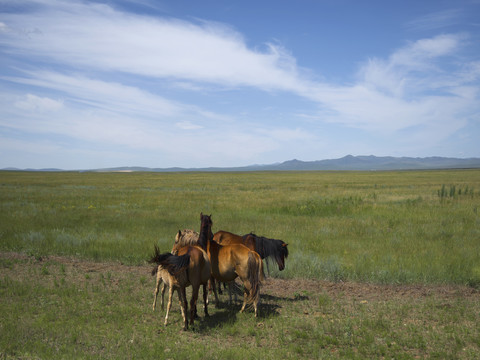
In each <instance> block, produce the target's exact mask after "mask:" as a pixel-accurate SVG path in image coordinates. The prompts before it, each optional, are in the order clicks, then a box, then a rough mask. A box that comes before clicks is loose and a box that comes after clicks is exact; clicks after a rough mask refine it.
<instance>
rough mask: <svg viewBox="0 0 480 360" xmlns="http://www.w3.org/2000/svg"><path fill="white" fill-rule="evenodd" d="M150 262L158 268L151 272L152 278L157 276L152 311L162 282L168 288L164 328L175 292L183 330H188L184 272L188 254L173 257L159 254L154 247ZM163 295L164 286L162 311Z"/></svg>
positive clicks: (185, 276) (168, 254)
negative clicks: (175, 292)
mask: <svg viewBox="0 0 480 360" xmlns="http://www.w3.org/2000/svg"><path fill="white" fill-rule="evenodd" d="M150 262H155V263H157V264H158V266H156V267H154V268H153V270H152V276H154V275H157V283H156V286H155V291H154V293H153V295H154V296H153V311H155V306H156V303H157V295H158V291H159V287H160V283H161V282H162V281H163V283H164V285H165V284H166V285H167V286H168V287H169V291H168V304H167V313H166V315H165V322H164V324H165V326H167V324H168V314H169V312H170V309H171V307H172V295H173V292H174V291H175V290H177V292H178V300H179V302H180V309H181V311H182V318H183V323H184V328H183V329H184V330H186V329H187V328H188V322H187V317H186V313H187V296H186V292H185V288H186V287H187V285H188V274H187V272H186V267H187V266H188V265H189V263H190V254H185V255H182V256H175V255H172V254H170V253H164V254H160V251H159V250H158V247H157V246H155V254H154V255H153V257H152V259H151V260H150ZM164 294H165V286H163V288H162V310H163V301H164Z"/></svg>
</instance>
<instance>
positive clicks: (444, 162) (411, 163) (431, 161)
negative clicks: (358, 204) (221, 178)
mask: <svg viewBox="0 0 480 360" xmlns="http://www.w3.org/2000/svg"><path fill="white" fill-rule="evenodd" d="M469 168H480V158H468V159H461V158H447V157H438V156H435V157H425V158H418V157H416V158H413V157H392V156H382V157H378V156H373V155H370V156H352V155H347V156H345V157H342V158H339V159H330V160H317V161H301V160H297V159H293V160H289V161H285V162H282V163H276V164H269V165H249V166H242V167H208V168H180V167H172V168H149V167H137V166H133V167H132V166H126V167H115V168H105V169H91V170H80V171H92V172H137V171H151V172H182V171H210V172H215V171H217V172H220V171H315V170H317V171H318V170H351V171H354V170H357V171H382V170H384V171H385V170H432V169H469ZM2 170H17V171H19V170H22V171H64V170H61V169H17V168H6V169H2Z"/></svg>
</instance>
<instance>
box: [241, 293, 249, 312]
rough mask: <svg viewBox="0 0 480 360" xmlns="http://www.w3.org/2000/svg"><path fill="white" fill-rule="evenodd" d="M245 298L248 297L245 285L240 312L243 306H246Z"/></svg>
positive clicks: (243, 308)
mask: <svg viewBox="0 0 480 360" xmlns="http://www.w3.org/2000/svg"><path fill="white" fill-rule="evenodd" d="M247 298H248V293H247V288H246V287H245V289H244V292H243V305H242V308H241V309H240V312H241V313H242V312H243V311H244V310H245V306H247Z"/></svg>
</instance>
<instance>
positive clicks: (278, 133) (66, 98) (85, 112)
mask: <svg viewBox="0 0 480 360" xmlns="http://www.w3.org/2000/svg"><path fill="white" fill-rule="evenodd" d="M7 3H8V2H7ZM11 4H13V2H12V3H11ZM24 4H25V6H28V5H32V4H34V5H35V6H33V7H31V9H30V10H29V11H26V12H23V13H15V12H13V11H12V12H5V13H3V14H1V15H0V54H3V56H4V58H5V59H9V60H10V62H9V63H15V66H12V67H4V68H3V70H2V72H1V74H0V81H1V83H0V85H2V83H3V86H2V87H0V108H1V109H2V110H1V112H2V116H1V117H0V127H1V128H3V129H8V131H15V132H26V133H29V134H41V135H44V136H45V135H46V134H47V135H54V136H56V135H58V136H66V137H68V138H69V139H75V140H76V141H78V142H82V141H83V142H87V143H88V144H95V145H96V146H98V144H102V145H104V146H113V147H115V148H118V149H122V147H123V150H125V149H140V150H142V151H145V152H153V153H158V154H161V156H162V159H164V161H165V163H166V164H171V165H178V163H176V164H174V163H173V162H174V161H178V159H179V158H180V157H181V156H182V154H183V155H187V154H188V158H189V159H192V160H191V161H193V162H195V163H198V164H199V165H201V166H205V165H228V164H231V163H232V162H233V163H235V162H237V163H238V162H239V161H240V162H243V161H246V162H251V161H250V159H255V158H257V157H260V156H268V155H266V154H272V153H274V152H275V151H279V150H281V149H289V150H290V153H292V154H311V153H312V151H314V150H312V149H316V150H318V149H324V147H327V145H326V144H328V136H326V135H325V134H324V133H323V132H318V131H317V129H318V128H320V127H321V128H328V129H331V128H332V126H337V128H336V129H335V131H337V132H339V133H340V132H342V131H344V132H348V131H350V130H351V129H354V130H357V129H359V130H360V131H361V132H362V134H375V135H379V136H380V137H381V138H382V139H383V138H385V139H387V140H386V141H387V142H388V141H391V142H395V143H396V144H400V145H399V146H400V147H401V148H404V149H408V148H409V147H411V146H412V145H413V144H419V143H421V144H425V143H427V142H429V143H432V144H434V143H440V142H442V141H443V140H444V139H446V138H448V137H449V136H451V135H452V134H453V133H455V132H456V131H458V130H460V129H462V127H464V126H465V124H467V123H468V122H469V121H470V122H471V121H474V120H475V121H478V114H479V113H480V105H479V104H480V101H479V91H480V89H479V84H478V80H479V79H480V65H479V64H480V62H479V61H478V60H477V59H474V60H466V59H469V58H463V57H462V54H463V51H464V49H465V48H467V47H468V42H469V41H470V40H469V37H468V35H467V34H465V33H462V34H458V33H443V34H441V35H437V36H431V37H428V38H423V39H417V40H414V41H411V42H407V43H405V44H404V46H400V47H399V48H397V49H396V50H394V51H393V52H392V53H391V54H390V55H389V56H387V57H384V58H380V57H370V58H368V59H365V62H364V63H363V64H362V66H360V67H359V69H358V72H357V74H356V77H355V80H354V81H352V82H350V83H340V82H338V83H333V82H326V81H319V80H314V77H312V76H309V73H311V72H312V70H304V69H302V68H301V67H300V66H299V65H298V64H297V59H296V58H295V56H294V55H293V54H292V53H290V52H289V50H288V49H286V48H285V47H283V46H282V44H280V43H264V44H260V45H259V46H256V47H249V46H247V42H246V40H245V39H244V37H243V35H242V34H241V33H240V32H238V31H237V30H236V29H234V28H232V27H230V26H228V25H226V24H221V23H217V22H209V21H203V20H195V21H190V22H188V21H183V20H178V19H172V18H167V17H158V16H157V17H152V16H147V15H139V14H135V13H127V12H124V11H121V10H119V9H115V8H113V7H111V6H109V5H106V4H101V3H94V2H83V1H62V0H30V1H28V2H24ZM145 4H146V5H148V3H145ZM460 16H461V13H460V12H458V11H449V12H442V13H436V14H431V15H430V16H428V17H424V18H421V19H416V20H415V21H413V22H411V23H410V24H409V25H408V26H409V27H411V28H414V27H417V28H419V27H424V28H426V27H429V28H430V29H434V28H439V27H440V24H448V23H449V22H453V21H456V19H458V18H459V17H460ZM315 75H317V76H316V77H315V78H316V79H318V78H321V75H322V74H315ZM25 88H27V89H28V91H25V90H24V89H25ZM251 90H253V91H255V92H261V93H263V94H267V95H272V97H274V96H276V95H278V94H288V96H289V97H292V98H293V99H295V100H297V101H298V103H297V105H295V106H296V108H293V109H292V110H291V113H290V114H287V115H286V118H290V120H285V121H282V122H281V123H276V122H275V121H271V122H261V121H256V119H253V118H252V119H250V118H247V119H246V118H244V117H242V116H240V115H239V114H238V113H234V112H229V111H227V110H225V109H226V108H227V106H224V107H219V106H215V105H216V104H215V101H216V100H217V98H218V97H220V96H218V97H217V95H218V93H231V94H233V95H232V97H231V98H229V101H232V102H234V101H238V102H239V103H240V102H241V101H245V100H244V99H247V98H249V97H250V98H251V97H253V96H252V95H248V96H247V95H245V94H246V93H247V92H248V91H251ZM174 93H175V94H176V95H179V94H180V95H181V96H175V95H173V94H174ZM237 94H242V95H244V96H243V97H242V98H241V99H242V100H237V98H236V95H237ZM205 99H208V101H204V100H205ZM232 99H233V100H232ZM305 103H308V104H309V109H312V108H314V109H315V110H311V111H310V112H308V111H306V110H305V109H304V107H303V105H304V104H305ZM262 105H263V106H264V107H267V106H268V104H262ZM240 107H241V106H238V103H237V108H240ZM295 114H301V116H296V115H295ZM472 119H473V120H472ZM1 128H0V129H1ZM433 132H435V137H434V138H432V136H431V135H432V133H433ZM400 138H401V140H398V139H400ZM18 141H20V140H18ZM18 141H17V140H15V141H13V140H12V141H9V142H5V143H4V144H3V145H2V146H8V144H10V145H11V146H12V149H14V148H15V146H14V144H18ZM40 145H41V146H42V148H44V149H47V150H48V149H52V148H51V147H50V146H51V144H50V143H49V142H48V141H47V142H41V144H40ZM333 145H335V144H333ZM355 146H356V147H357V148H365V149H368V148H369V147H368V146H366V145H363V146H362V145H361V144H357V145H355ZM79 147H80V146H79ZM0 150H1V149H0ZM347 151H348V150H347ZM350 151H351V150H350ZM52 152H53V150H52ZM78 153H82V149H80V148H79V149H78ZM119 153H122V151H121V150H120V151H119ZM122 154H123V153H122ZM219 154H220V155H219ZM108 156H112V155H111V153H109V155H108ZM159 156H160V155H159ZM296 156H299V155H296ZM185 157H187V156H185ZM168 161H171V162H170V163H169V162H168ZM254 162H256V161H254Z"/></svg>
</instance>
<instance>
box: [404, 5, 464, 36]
mask: <svg viewBox="0 0 480 360" xmlns="http://www.w3.org/2000/svg"><path fill="white" fill-rule="evenodd" d="M463 15H464V13H463V11H462V10H460V9H448V10H442V11H437V12H433V13H430V14H426V15H423V16H420V17H418V18H416V19H413V20H411V21H409V22H408V23H407V24H406V27H407V29H409V30H412V31H425V30H439V29H443V28H446V27H449V26H452V25H455V24H457V23H458V22H460V21H461V20H462V18H463Z"/></svg>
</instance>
